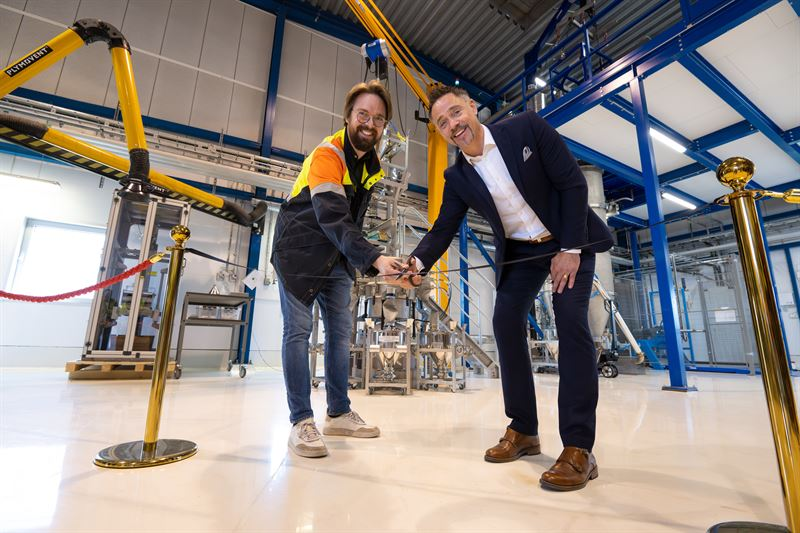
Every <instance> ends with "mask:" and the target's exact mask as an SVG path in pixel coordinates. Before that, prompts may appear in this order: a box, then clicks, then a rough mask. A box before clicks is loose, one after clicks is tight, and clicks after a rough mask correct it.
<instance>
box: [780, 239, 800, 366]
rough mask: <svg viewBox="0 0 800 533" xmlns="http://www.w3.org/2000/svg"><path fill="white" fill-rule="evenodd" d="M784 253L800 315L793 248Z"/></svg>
mask: <svg viewBox="0 0 800 533" xmlns="http://www.w3.org/2000/svg"><path fill="white" fill-rule="evenodd" d="M783 253H784V254H786V266H787V268H788V269H789V282H790V283H791V284H792V300H793V301H794V308H795V312H796V313H797V316H800V286H798V282H797V274H796V272H797V271H796V270H795V269H794V261H793V260H792V249H791V248H790V247H786V248H784V249H783ZM790 355H791V354H790ZM790 359H791V357H790ZM789 368H791V361H790V362H789Z"/></svg>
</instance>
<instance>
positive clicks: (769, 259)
mask: <svg viewBox="0 0 800 533" xmlns="http://www.w3.org/2000/svg"><path fill="white" fill-rule="evenodd" d="M756 213H758V224H759V226H761V234H762V235H763V236H764V249H765V250H766V251H767V266H768V267H769V278H770V280H771V281H772V288H773V290H774V291H775V301H776V302H778V320H779V321H780V323H781V335H783V348H784V349H785V350H786V357H787V358H788V359H789V370H791V369H792V356H791V355H790V352H789V343H788V342H787V341H786V327H785V326H784V325H783V313H781V306H780V299H779V298H778V285H777V284H776V283H775V269H774V268H772V254H770V252H769V243H768V242H767V231H766V230H765V229H764V216H763V215H762V213H761V204H760V203H758V202H756Z"/></svg>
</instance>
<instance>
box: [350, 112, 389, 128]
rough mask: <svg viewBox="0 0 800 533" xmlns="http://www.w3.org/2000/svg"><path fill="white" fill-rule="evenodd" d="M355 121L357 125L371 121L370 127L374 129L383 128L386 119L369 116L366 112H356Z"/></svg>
mask: <svg viewBox="0 0 800 533" xmlns="http://www.w3.org/2000/svg"><path fill="white" fill-rule="evenodd" d="M356 119H357V120H358V122H359V124H366V123H367V122H369V119H372V125H373V126H375V127H376V128H383V127H384V126H385V125H386V117H383V116H381V115H370V114H369V113H367V112H366V111H356Z"/></svg>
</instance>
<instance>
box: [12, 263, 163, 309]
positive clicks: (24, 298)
mask: <svg viewBox="0 0 800 533" xmlns="http://www.w3.org/2000/svg"><path fill="white" fill-rule="evenodd" d="M160 259H161V257H160V255H159V256H155V257H153V258H151V259H147V260H145V261H142V262H141V263H139V264H138V265H136V266H135V267H133V268H130V269H128V270H126V271H125V272H123V273H122V274H118V275H116V276H114V277H113V278H109V279H107V280H105V281H101V282H100V283H96V284H94V285H92V286H91V287H86V288H85V289H80V290H77V291H72V292H65V293H63V294H56V295H54V296H28V295H25V294H13V293H10V292H5V291H0V298H8V299H9V300H19V301H22V302H35V303H44V302H56V301H58V300H67V299H69V298H75V297H76V296H80V295H81V294H86V293H87V292H92V291H96V290H99V289H105V288H106V287H109V286H111V285H114V284H115V283H119V282H120V281H122V280H123V279H125V278H129V277H131V276H133V275H135V274H138V273H139V272H141V271H142V270H145V269H146V268H147V267H149V266H150V265H152V264H154V263H157V262H158V260H160Z"/></svg>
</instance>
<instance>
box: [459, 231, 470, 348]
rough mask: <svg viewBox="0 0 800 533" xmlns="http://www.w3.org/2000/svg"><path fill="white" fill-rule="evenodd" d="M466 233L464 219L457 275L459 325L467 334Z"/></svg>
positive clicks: (467, 249)
mask: <svg viewBox="0 0 800 533" xmlns="http://www.w3.org/2000/svg"><path fill="white" fill-rule="evenodd" d="M468 231H469V226H467V218H466V217H464V220H463V221H462V222H461V229H459V230H458V251H459V253H460V254H461V257H459V258H458V261H459V263H458V264H459V267H460V270H459V272H458V273H459V280H460V283H461V325H462V326H463V327H464V331H466V332H467V333H469V299H468V298H469V285H468V284H467V283H468V282H469V270H467V268H468V267H469V264H468V263H467V260H466V259H464V258H465V257H469V246H468V241H467V239H468V238H469V235H468V233H467V232H468Z"/></svg>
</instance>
